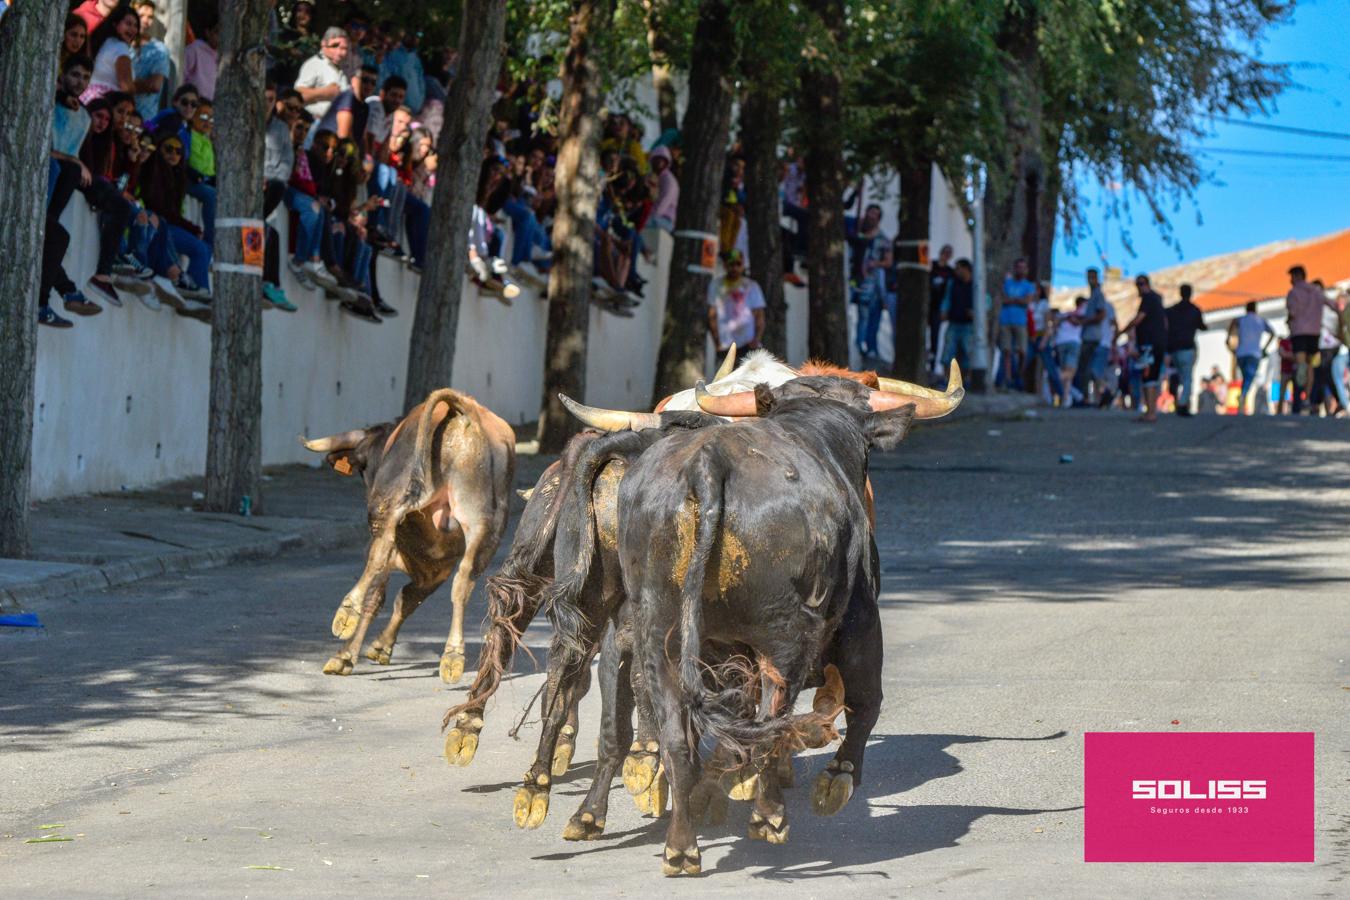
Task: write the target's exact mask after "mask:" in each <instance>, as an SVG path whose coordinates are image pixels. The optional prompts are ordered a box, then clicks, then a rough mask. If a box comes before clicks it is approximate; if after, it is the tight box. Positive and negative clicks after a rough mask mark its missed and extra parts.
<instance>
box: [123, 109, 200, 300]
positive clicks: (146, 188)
mask: <svg viewBox="0 0 1350 900" xmlns="http://www.w3.org/2000/svg"><path fill="white" fill-rule="evenodd" d="M154 142H155V153H154V155H153V156H151V157H150V158H149V159H148V160H146V161H145V163H143V164H142V165H141V173H140V195H141V202H142V203H143V204H144V205H145V208H146V210H148V211H149V212H152V213H154V214H155V215H156V216H158V217H159V219H160V220H161V222H162V223H163V226H164V228H165V229H166V231H167V235H166V237H167V239H168V242H167V244H166V245H165V246H166V248H167V253H168V257H167V259H168V260H170V261H173V262H175V263H176V261H177V260H178V258H179V256H187V258H188V271H186V272H183V273H181V274H180V275H179V278H178V280H177V284H176V285H175V286H176V288H177V290H178V293H179V294H181V295H182V296H183V297H185V298H188V299H189V300H195V301H200V303H199V304H189V305H188V306H187V308H185V309H180V310H179V312H180V313H183V314H185V315H191V316H193V317H194V318H198V319H201V320H203V321H208V322H209V321H210V311H209V309H206V308H205V307H204V304H206V303H209V302H210V300H211V292H210V274H211V248H210V247H209V246H208V245H207V244H206V243H205V242H203V241H202V239H201V235H202V230H201V229H200V228H199V227H197V226H196V225H194V224H193V223H192V222H190V221H188V219H187V218H186V217H185V216H184V215H183V200H184V199H185V198H186V197H187V192H188V177H187V165H186V163H185V162H184V157H185V156H186V148H185V147H184V146H183V140H182V138H180V137H179V136H178V134H177V133H175V132H173V131H166V132H161V133H160V134H157V135H155V136H154ZM161 268H162V269H163V271H162V272H161V273H160V274H167V273H168V272H169V271H171V269H170V268H169V267H168V266H167V265H166V264H165V261H163V260H161Z"/></svg>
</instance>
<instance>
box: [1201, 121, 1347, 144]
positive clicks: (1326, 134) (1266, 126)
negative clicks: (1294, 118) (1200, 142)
mask: <svg viewBox="0 0 1350 900" xmlns="http://www.w3.org/2000/svg"><path fill="white" fill-rule="evenodd" d="M1214 118H1215V120H1216V121H1219V122H1224V123H1226V124H1228V125H1241V126H1242V127H1243V128H1259V129H1261V130H1262V131H1279V132H1283V133H1284V134H1301V135H1304V136H1305V137H1319V138H1331V139H1332V140H1337V141H1350V133H1346V132H1344V131H1318V130H1317V129H1316V128H1295V127H1294V126H1292V125H1272V124H1270V123H1269V122H1249V121H1247V120H1246V119H1232V118H1229V117H1228V116H1215V117H1214Z"/></svg>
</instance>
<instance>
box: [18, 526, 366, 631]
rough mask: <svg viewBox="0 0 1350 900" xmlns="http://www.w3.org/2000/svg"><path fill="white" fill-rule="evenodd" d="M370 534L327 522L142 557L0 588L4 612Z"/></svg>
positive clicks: (346, 541) (360, 528) (345, 543)
mask: <svg viewBox="0 0 1350 900" xmlns="http://www.w3.org/2000/svg"><path fill="white" fill-rule="evenodd" d="M368 536H369V532H368V531H367V528H366V526H365V525H364V524H362V523H356V522H346V523H342V522H322V523H318V524H315V525H314V526H313V527H310V528H305V529H303V530H302V531H301V532H299V533H296V532H281V533H278V534H275V535H272V536H269V537H267V538H263V539H261V540H257V541H250V542H248V543H245V544H233V545H229V546H224V547H204V548H200V549H197V550H180V551H175V552H171V553H163V554H159V555H157V556H138V557H135V558H133V559H123V560H118V561H117V562H110V563H106V564H104V565H101V566H87V567H85V568H83V569H81V570H79V571H76V572H67V573H63V574H61V575H52V576H49V577H47V578H40V579H35V580H33V581H31V582H26V583H20V584H11V585H9V586H8V587H5V588H0V613H17V612H22V611H23V605H24V604H25V603H28V602H32V601H34V600H44V599H47V598H48V597H57V596H60V595H63V594H69V593H72V592H76V591H79V592H87V591H102V590H107V589H108V588H115V587H121V586H122V585H125V584H132V583H133V582H137V581H140V580H142V579H145V578H154V577H155V576H157V575H165V574H170V573H173V572H190V571H196V570H200V569H215V568H218V567H220V566H226V565H229V564H231V563H235V562H241V561H243V560H252V559H267V558H270V557H273V556H279V555H281V554H282V553H286V552H288V551H291V550H298V549H300V548H302V547H313V548H316V549H327V548H336V547H345V546H348V545H351V544H356V543H360V542H361V541H362V540H365V539H366V538H367V537H368Z"/></svg>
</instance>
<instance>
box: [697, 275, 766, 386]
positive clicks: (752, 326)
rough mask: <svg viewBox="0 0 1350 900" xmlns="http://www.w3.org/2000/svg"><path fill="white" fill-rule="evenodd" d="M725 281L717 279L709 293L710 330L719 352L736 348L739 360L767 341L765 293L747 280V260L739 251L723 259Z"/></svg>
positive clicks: (756, 284) (714, 280)
mask: <svg viewBox="0 0 1350 900" xmlns="http://www.w3.org/2000/svg"><path fill="white" fill-rule="evenodd" d="M722 264H723V265H724V266H725V267H726V275H725V277H723V278H714V279H713V281H712V284H711V285H710V286H709V291H708V330H709V331H710V332H711V333H712V339H713V343H715V344H716V345H717V349H718V350H719V351H723V350H726V349H728V348H729V347H730V346H731V345H732V344H735V345H736V359H737V361H738V362H739V361H740V358H741V356H742V355H744V354H745V353H748V352H749V351H751V350H754V349H756V348H758V347H759V342H760V340H761V339H763V337H764V307H765V303H764V291H763V290H761V289H760V286H759V284H758V283H756V282H755V280H754V279H753V278H748V277H746V274H745V257H744V256H743V255H742V254H741V252H740V251H739V250H728V251H727V252H726V253H724V254H723V255H722Z"/></svg>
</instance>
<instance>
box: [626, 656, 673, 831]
mask: <svg viewBox="0 0 1350 900" xmlns="http://www.w3.org/2000/svg"><path fill="white" fill-rule="evenodd" d="M645 679H646V676H645V675H644V673H643V671H642V669H641V667H638V666H635V667H634V671H633V694H634V701H635V702H634V705H635V707H636V709H637V733H636V734H634V735H633V738H632V744H630V745H629V747H628V755H627V756H626V757H625V758H624V761H623V786H624V787H625V788H627V789H628V793H630V794H632V795H633V803H634V804H635V805H636V806H637V808H638V812H640V813H644V814H647V815H651V816H657V817H659V816H660V815H661V814H662V813H663V812H665V809H666V800H668V799H669V797H670V780H669V779H668V778H667V777H666V769H665V766H664V765H663V764H662V762H661V742H660V740H658V737H659V734H660V733H659V731H658V729H657V725H656V715H655V713H654V712H653V711H652V701H651V696H650V694H649V692H648V691H647V688H646V684H645Z"/></svg>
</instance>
